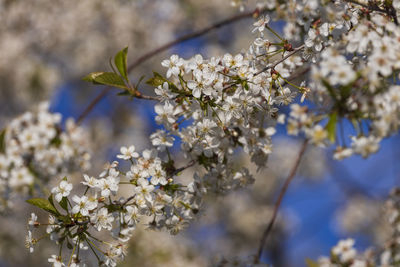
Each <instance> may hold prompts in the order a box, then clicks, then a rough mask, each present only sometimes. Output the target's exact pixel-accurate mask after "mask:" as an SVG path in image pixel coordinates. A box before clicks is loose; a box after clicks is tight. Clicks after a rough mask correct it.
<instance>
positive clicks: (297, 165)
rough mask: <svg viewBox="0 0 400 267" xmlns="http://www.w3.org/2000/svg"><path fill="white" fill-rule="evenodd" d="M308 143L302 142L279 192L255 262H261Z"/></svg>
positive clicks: (306, 141)
mask: <svg viewBox="0 0 400 267" xmlns="http://www.w3.org/2000/svg"><path fill="white" fill-rule="evenodd" d="M307 144H308V140H307V139H306V140H304V142H303V144H302V146H301V148H300V151H299V154H298V156H297V158H296V161H295V163H294V165H293V167H292V170H291V171H290V173H289V176H288V177H287V178H286V181H285V183H284V185H283V187H282V189H281V191H280V193H279V196H278V199H277V201H276V203H275V206H274V212H273V214H272V218H271V220H270V221H269V223H268V226H267V228H266V229H265V230H264V233H263V235H262V237H261V240H260V245H259V247H258V251H257V255H256V257H255V259H254V263H259V262H260V259H261V256H262V252H263V249H264V245H265V242H266V241H267V238H268V235H269V233H270V232H271V230H272V227H273V226H274V223H275V220H276V217H277V215H278V210H279V207H280V205H281V202H282V199H283V197H284V195H285V193H286V191H287V189H288V187H289V185H290V182H291V181H292V180H293V178H294V176H295V175H296V172H297V169H298V167H299V165H300V161H301V158H302V157H303V155H304V152H305V151H306V148H307Z"/></svg>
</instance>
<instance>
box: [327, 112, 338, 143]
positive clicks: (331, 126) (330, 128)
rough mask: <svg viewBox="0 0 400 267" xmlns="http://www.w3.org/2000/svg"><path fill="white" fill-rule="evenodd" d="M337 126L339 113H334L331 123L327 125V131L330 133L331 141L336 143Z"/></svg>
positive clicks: (330, 119)
mask: <svg viewBox="0 0 400 267" xmlns="http://www.w3.org/2000/svg"><path fill="white" fill-rule="evenodd" d="M336 124H337V113H336V112H334V113H332V114H331V115H330V116H329V121H328V123H327V124H326V131H327V132H328V138H329V140H330V141H331V142H332V143H334V142H335V138H336Z"/></svg>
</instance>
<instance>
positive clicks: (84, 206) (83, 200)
mask: <svg viewBox="0 0 400 267" xmlns="http://www.w3.org/2000/svg"><path fill="white" fill-rule="evenodd" d="M72 200H73V201H74V202H75V203H77V205H75V206H74V207H73V208H72V213H73V214H76V213H78V212H80V213H81V214H82V216H88V215H89V211H91V210H93V209H95V208H96V207H97V203H94V202H91V201H89V199H88V197H87V196H82V197H79V196H77V195H75V196H73V197H72Z"/></svg>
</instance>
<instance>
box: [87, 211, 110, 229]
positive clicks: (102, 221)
mask: <svg viewBox="0 0 400 267" xmlns="http://www.w3.org/2000/svg"><path fill="white" fill-rule="evenodd" d="M90 221H91V222H92V223H94V224H95V227H96V228H97V231H100V230H101V229H102V228H104V229H106V230H111V229H112V222H113V221H114V217H113V216H112V214H109V213H108V210H107V208H101V209H100V210H99V211H97V213H96V214H94V215H93V216H91V217H90Z"/></svg>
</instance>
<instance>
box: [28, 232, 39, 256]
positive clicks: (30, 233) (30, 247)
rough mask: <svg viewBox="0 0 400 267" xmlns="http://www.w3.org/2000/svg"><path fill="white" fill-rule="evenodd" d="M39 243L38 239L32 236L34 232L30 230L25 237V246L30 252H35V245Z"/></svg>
mask: <svg viewBox="0 0 400 267" xmlns="http://www.w3.org/2000/svg"><path fill="white" fill-rule="evenodd" d="M36 243H37V240H36V239H34V238H33V237H32V232H31V231H28V235H27V236H26V238H25V247H26V248H27V249H29V252H30V253H33V251H34V248H33V246H34V245H35V244H36Z"/></svg>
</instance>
